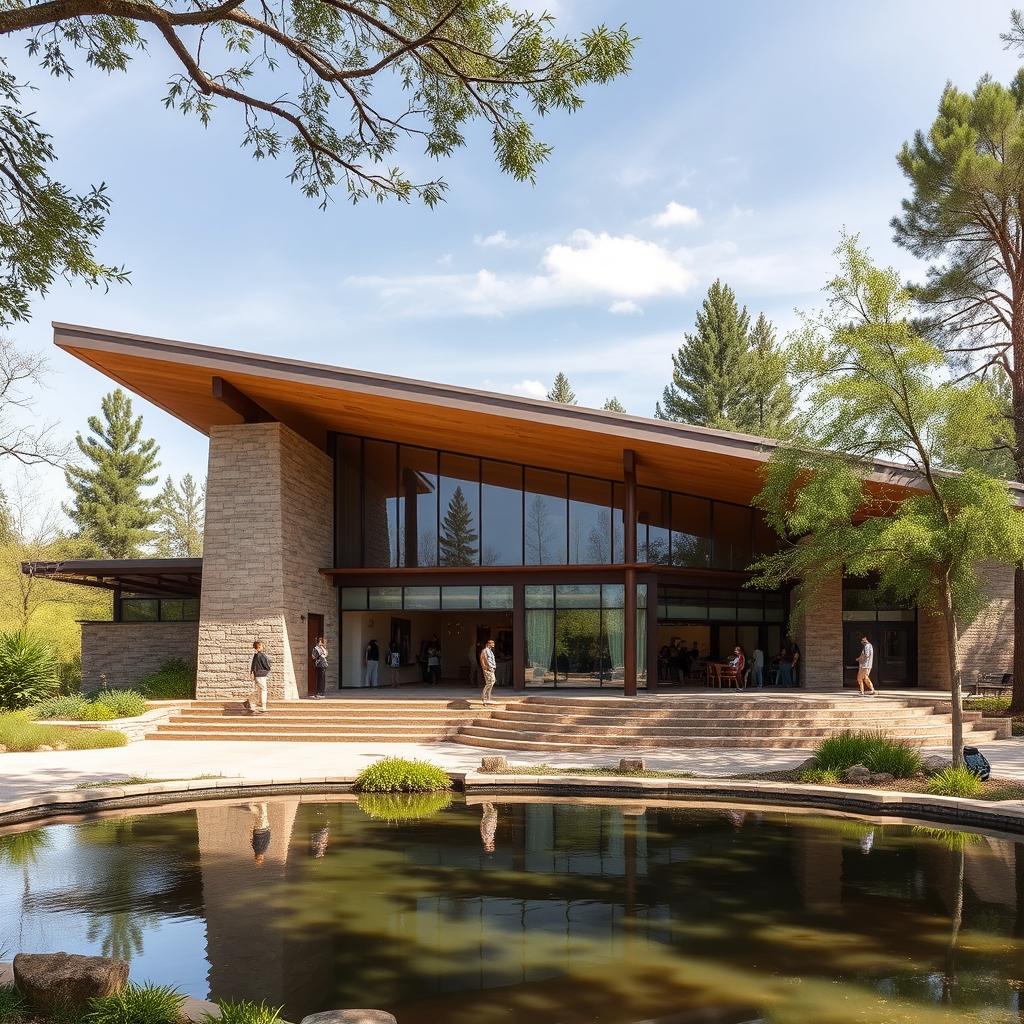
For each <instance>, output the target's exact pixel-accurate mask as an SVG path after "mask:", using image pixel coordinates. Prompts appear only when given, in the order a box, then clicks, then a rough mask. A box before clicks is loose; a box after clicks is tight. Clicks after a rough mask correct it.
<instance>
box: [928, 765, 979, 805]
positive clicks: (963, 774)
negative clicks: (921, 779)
mask: <svg viewBox="0 0 1024 1024" xmlns="http://www.w3.org/2000/svg"><path fill="white" fill-rule="evenodd" d="M984 788H985V784H984V783H983V782H982V781H981V779H979V778H978V776H977V775H975V774H974V772H972V771H971V770H970V768H968V767H967V766H966V765H962V764H951V765H950V766H949V767H948V768H943V769H942V771H941V772H937V773H936V774H935V775H933V776H932V777H931V778H930V779H929V780H928V792H929V793H931V794H932V795H933V796H964V797H971V798H977V797H979V796H981V794H982V792H984Z"/></svg>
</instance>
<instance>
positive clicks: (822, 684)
mask: <svg viewBox="0 0 1024 1024" xmlns="http://www.w3.org/2000/svg"><path fill="white" fill-rule="evenodd" d="M795 639H796V642H797V643H798V644H799V645H800V684H801V685H802V686H804V687H806V688H807V689H808V690H830V689H835V688H840V687H842V685H843V578H842V576H841V575H839V574H838V573H837V574H836V575H835V576H832V577H830V578H829V579H826V580H823V581H822V582H821V583H820V585H819V586H818V587H817V589H816V590H815V592H814V597H813V598H812V599H811V600H810V601H808V603H807V607H806V608H805V610H804V615H803V617H802V618H801V619H800V622H799V623H798V624H797V628H796V631H795ZM769 653H771V652H769Z"/></svg>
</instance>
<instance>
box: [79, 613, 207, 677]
mask: <svg viewBox="0 0 1024 1024" xmlns="http://www.w3.org/2000/svg"><path fill="white" fill-rule="evenodd" d="M198 636H199V623H198V622H83V623H82V689H83V690H86V691H88V690H97V689H99V687H100V684H101V680H100V676H101V675H105V676H106V677H107V678H106V685H107V688H108V689H111V690H115V689H124V688H126V687H132V686H135V685H136V684H137V683H139V682H140V681H141V680H143V679H145V678H146V676H149V675H152V674H153V673H154V672H155V671H156V670H157V669H158V668H160V666H161V665H163V664H164V662H166V661H170V660H171V659H172V658H176V659H180V660H181V661H185V662H187V663H188V664H189V665H195V663H196V642H197V639H198Z"/></svg>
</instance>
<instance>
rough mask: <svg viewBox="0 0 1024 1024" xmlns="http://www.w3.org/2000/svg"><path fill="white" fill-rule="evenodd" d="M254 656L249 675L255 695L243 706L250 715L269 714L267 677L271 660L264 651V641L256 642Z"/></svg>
mask: <svg viewBox="0 0 1024 1024" xmlns="http://www.w3.org/2000/svg"><path fill="white" fill-rule="evenodd" d="M252 649H253V656H252V661H251V662H250V663H249V675H251V676H252V683H253V694H252V697H251V698H249V699H248V700H246V701H245V704H244V705H243V706H244V707H245V710H246V711H248V712H249V714H250V715H255V714H260V715H265V714H266V713H267V676H269V675H270V658H268V657H267V655H266V653H265V652H264V650H263V641H262V640H254V641H253V644H252Z"/></svg>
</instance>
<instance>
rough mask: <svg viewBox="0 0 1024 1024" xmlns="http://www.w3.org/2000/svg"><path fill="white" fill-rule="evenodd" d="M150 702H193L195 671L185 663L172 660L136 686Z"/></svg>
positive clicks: (178, 659) (176, 659)
mask: <svg viewBox="0 0 1024 1024" xmlns="http://www.w3.org/2000/svg"><path fill="white" fill-rule="evenodd" d="M138 687H139V689H140V690H141V691H142V692H143V693H144V694H145V695H146V696H147V697H149V699H150V700H194V699H195V695H196V670H195V668H194V667H193V666H192V665H190V664H189V663H188V662H187V661H182V660H181V659H180V658H172V659H171V660H170V661H165V662H164V663H163V664H162V665H161V666H160V667H159V668H158V669H157V670H156V672H154V673H153V674H152V675H151V676H147V677H146V678H145V679H143V680H142V681H141V682H139V684H138Z"/></svg>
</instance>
